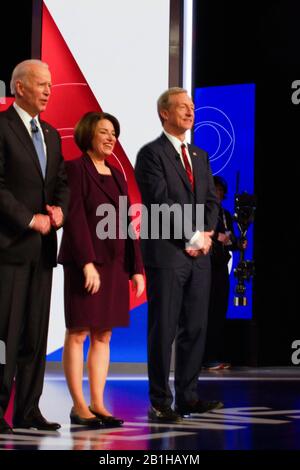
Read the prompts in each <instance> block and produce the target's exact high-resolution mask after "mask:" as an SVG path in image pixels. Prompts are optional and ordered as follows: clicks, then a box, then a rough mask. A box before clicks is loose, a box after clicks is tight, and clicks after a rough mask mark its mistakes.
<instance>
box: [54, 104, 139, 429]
mask: <svg viewBox="0 0 300 470" xmlns="http://www.w3.org/2000/svg"><path fill="white" fill-rule="evenodd" d="M119 134H120V126H119V122H118V120H117V119H116V118H115V117H114V116H112V115H110V114H108V113H98V112H89V113H87V114H85V115H84V116H83V117H82V119H81V120H80V121H79V123H78V124H77V126H76V128H75V141H76V143H77V145H78V147H79V148H80V149H81V151H82V152H83V155H82V156H81V157H80V158H78V159H76V160H72V161H70V162H67V164H66V169H67V174H68V181H69V186H70V190H71V197H70V207H69V213H68V217H67V220H66V222H65V226H64V233H63V239H62V244H61V248H60V253H59V259H58V261H59V263H61V264H63V265H64V276H65V320H66V327H67V330H66V337H65V345H64V355H63V363H64V370H65V375H66V379H67V383H68V386H69V390H70V393H71V396H72V399H73V403H74V406H73V408H72V410H71V414H70V418H71V422H72V423H75V424H82V425H88V426H91V425H92V426H96V427H101V426H120V425H122V423H123V421H122V420H120V419H118V418H115V417H114V416H112V415H111V413H110V412H109V411H108V410H107V409H106V407H105V404H104V387H105V382H106V377H107V373H108V367H109V342H110V338H111V334H112V328H113V327H122V326H124V327H125V326H128V323H129V313H128V310H129V292H128V280H129V279H131V280H132V283H133V285H134V287H135V289H136V295H137V296H140V295H141V294H142V292H143V290H144V278H143V275H142V273H143V266H142V261H141V254H140V248H139V242H138V240H133V239H132V238H130V237H129V236H127V237H126V238H125V237H121V238H119V237H118V233H119V226H118V221H119V197H120V196H127V185H126V182H125V179H124V176H123V174H122V173H120V172H119V171H118V170H116V169H115V168H113V167H112V166H110V165H109V164H108V162H107V161H106V158H107V157H108V156H109V155H111V153H112V151H113V148H114V145H115V143H116V140H117V138H118V137H119ZM103 205H105V206H103ZM108 205H109V206H108ZM107 207H109V208H110V209H111V210H110V211H109V212H110V213H115V215H116V217H114V218H113V220H112V221H110V222H116V227H115V229H116V230H115V233H116V236H113V235H112V236H108V237H107V238H105V234H104V231H105V230H107V226H106V224H105V223H104V218H103V216H104V215H105V216H107V212H106V209H105V208H107ZM101 208H102V209H101ZM100 212H102V217H101V216H100V217H99V214H100ZM126 218H127V220H126V221H125V223H126V225H125V228H126V226H127V227H128V224H129V223H130V220H129V219H128V217H127V215H126ZM101 220H102V222H103V227H102V230H101ZM122 225H123V224H122ZM113 231H114V230H113ZM101 232H102V233H101ZM87 335H89V336H90V348H89V352H88V360H87V365H88V374H89V383H90V394H91V404H90V406H88V405H87V404H86V402H85V399H84V396H83V391H82V375H83V343H84V341H85V339H86V337H87Z"/></svg>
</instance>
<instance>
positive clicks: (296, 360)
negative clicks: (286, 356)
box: [291, 339, 300, 366]
mask: <svg viewBox="0 0 300 470" xmlns="http://www.w3.org/2000/svg"><path fill="white" fill-rule="evenodd" d="M291 348H292V349H295V351H294V352H293V354H292V356H291V361H292V363H293V364H294V366H298V365H299V364H300V340H299V339H295V341H293V342H292V346H291Z"/></svg>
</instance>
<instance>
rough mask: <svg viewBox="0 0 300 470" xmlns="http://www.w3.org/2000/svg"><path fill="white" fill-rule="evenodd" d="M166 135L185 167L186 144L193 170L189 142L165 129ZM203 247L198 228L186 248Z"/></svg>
mask: <svg viewBox="0 0 300 470" xmlns="http://www.w3.org/2000/svg"><path fill="white" fill-rule="evenodd" d="M163 132H164V134H165V136H166V137H167V138H168V139H169V141H170V142H171V144H172V145H173V147H174V148H175V150H176V152H178V153H179V155H180V160H181V163H182V165H183V168H184V169H185V164H184V160H183V156H182V150H181V146H182V144H184V145H185V151H186V155H187V158H188V161H189V163H190V165H191V169H192V171H193V165H192V160H191V156H190V154H189V148H188V142H187V141H186V140H185V139H184V141H183V142H182V141H181V140H180V139H178V138H177V137H175V136H174V135H171V134H169V133H168V132H166V131H165V130H164V131H163ZM202 247H203V233H201V232H199V230H197V231H196V232H195V233H194V234H193V236H192V238H191V239H190V240H189V242H188V243H186V248H191V249H196V250H199V249H201V248H202Z"/></svg>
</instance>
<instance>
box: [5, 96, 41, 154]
mask: <svg viewBox="0 0 300 470" xmlns="http://www.w3.org/2000/svg"><path fill="white" fill-rule="evenodd" d="M13 107H14V108H15V110H16V111H17V113H18V115H19V116H20V118H21V119H22V121H23V124H24V126H25V127H26V129H27V131H28V133H29V135H30V137H31V138H32V132H31V124H30V121H31V119H35V122H36V125H37V127H38V129H39V131H40V133H41V136H42V139H43V145H44V151H45V156H46V159H47V148H46V144H45V139H44V133H43V129H42V127H41V124H40V121H39V115H38V114H37V115H36V116H31V115H30V114H28V113H27V111H25V109H23V108H20V106H19V105H17V103H16V102H14V103H13Z"/></svg>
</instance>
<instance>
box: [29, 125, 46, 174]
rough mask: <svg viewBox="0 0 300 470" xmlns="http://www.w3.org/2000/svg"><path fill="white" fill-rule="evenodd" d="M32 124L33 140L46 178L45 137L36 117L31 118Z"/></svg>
mask: <svg viewBox="0 0 300 470" xmlns="http://www.w3.org/2000/svg"><path fill="white" fill-rule="evenodd" d="M30 125H31V133H32V142H33V145H34V147H35V150H36V153H37V155H38V158H39V162H40V166H41V170H42V174H43V177H44V179H45V175H46V155H45V150H44V142H43V138H42V135H41V132H40V130H39V128H38V126H37V123H36V120H35V119H31V121H30Z"/></svg>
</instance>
